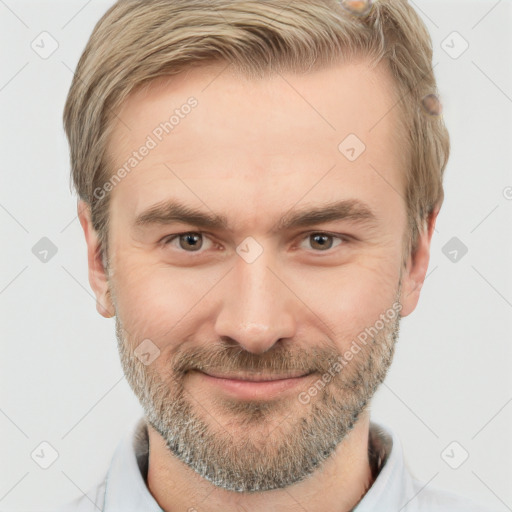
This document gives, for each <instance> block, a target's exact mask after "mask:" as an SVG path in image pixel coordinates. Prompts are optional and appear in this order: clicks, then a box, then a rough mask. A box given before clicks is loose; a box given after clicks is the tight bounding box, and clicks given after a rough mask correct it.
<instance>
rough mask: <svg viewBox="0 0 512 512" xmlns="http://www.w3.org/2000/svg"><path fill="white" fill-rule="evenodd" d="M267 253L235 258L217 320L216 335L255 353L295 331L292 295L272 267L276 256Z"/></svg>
mask: <svg viewBox="0 0 512 512" xmlns="http://www.w3.org/2000/svg"><path fill="white" fill-rule="evenodd" d="M269 254H270V251H264V252H263V253H262V254H261V255H260V256H259V257H258V258H257V259H256V260H255V261H252V262H248V261H246V260H244V259H243V257H239V258H237V260H236V262H235V268H234V269H233V271H232V272H230V278H229V280H227V282H226V283H225V286H224V288H223V291H224V295H223V299H222V305H221V310H220V312H219V315H218V318H217V321H216V330H217V335H218V336H229V337H230V338H232V339H233V340H235V341H236V342H238V343H239V344H240V345H242V346H243V348H244V349H245V350H247V351H250V352H254V353H263V352H265V351H267V350H268V349H270V348H271V347H272V346H273V345H274V344H275V343H276V342H277V341H279V339H281V338H289V337H292V336H293V335H294V333H295V321H294V318H293V315H292V311H291V307H292V304H291V295H290V292H289V290H288V289H287V288H286V286H285V285H284V284H283V283H282V282H281V280H280V279H279V278H278V277H276V275H274V272H275V271H274V272H273V271H272V270H271V268H273V267H275V265H274V264H273V262H274V261H275V259H274V258H272V257H271V256H270V255H269ZM268 267H270V268H268Z"/></svg>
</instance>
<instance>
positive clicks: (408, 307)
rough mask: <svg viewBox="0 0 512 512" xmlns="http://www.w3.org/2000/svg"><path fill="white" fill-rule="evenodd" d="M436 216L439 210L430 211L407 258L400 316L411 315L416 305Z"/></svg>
mask: <svg viewBox="0 0 512 512" xmlns="http://www.w3.org/2000/svg"><path fill="white" fill-rule="evenodd" d="M438 214H439V208H438V209H435V210H434V211H432V213H431V214H430V216H429V217H428V219H427V226H426V228H425V229H424V230H423V231H421V232H420V233H419V235H418V243H417V245H416V249H415V250H414V252H411V254H409V256H408V258H407V262H406V265H405V270H404V274H403V278H402V296H401V303H402V310H401V311H400V315H401V316H407V315H409V314H411V313H412V312H413V311H414V310H415V309H416V306H417V304H418V300H419V298H420V291H421V288H422V286H423V283H424V281H425V276H426V274H427V269H428V262H429V260H430V242H431V240H432V234H433V233H434V228H435V226H436V219H437V216H438Z"/></svg>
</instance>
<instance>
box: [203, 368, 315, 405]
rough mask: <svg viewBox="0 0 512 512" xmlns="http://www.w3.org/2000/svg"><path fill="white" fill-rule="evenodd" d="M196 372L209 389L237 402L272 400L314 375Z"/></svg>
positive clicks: (301, 384) (299, 373)
mask: <svg viewBox="0 0 512 512" xmlns="http://www.w3.org/2000/svg"><path fill="white" fill-rule="evenodd" d="M196 372H197V374H198V375H199V376H200V377H201V379H202V380H203V382H204V383H205V384H207V385H208V387H209V389H211V388H213V390H214V391H217V392H220V393H222V394H227V395H228V396H229V397H231V398H235V399H238V400H272V399H274V398H277V397H279V396H281V395H282V394H283V393H287V392H291V391H293V390H294V389H295V390H296V389H297V388H298V387H299V386H305V384H306V381H307V380H308V378H309V377H310V376H311V375H312V374H313V373H314V372H309V373H304V372H288V373H273V374H271V373H268V372H263V373H262V372H259V373H254V372H252V373H251V372H237V373H223V372H212V371H208V372H204V371H199V370H197V371H196ZM196 372H194V373H196Z"/></svg>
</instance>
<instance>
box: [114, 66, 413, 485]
mask: <svg viewBox="0 0 512 512" xmlns="http://www.w3.org/2000/svg"><path fill="white" fill-rule="evenodd" d="M224 67H225V65H215V66H211V67H202V68H197V69H195V70H190V71H188V72H186V73H184V74H182V75H180V76H178V77H175V78H173V79H171V80H169V81H168V82H167V83H165V82H160V83H159V84H158V86H155V87H153V88H150V89H149V90H145V91H140V92H138V93H137V94H135V95H132V96H131V97H129V98H128V100H127V101H126V102H125V104H124V106H123V109H122V110H121V111H120V112H119V114H118V115H119V117H120V119H122V123H119V124H118V125H117V127H116V130H115V132H114V135H113V137H112V139H111V144H110V148H109V152H110V156H111V157H112V159H113V162H114V169H116V170H117V169H118V168H119V167H121V166H123V165H124V164H125V163H126V162H127V161H128V160H129V158H130V157H131V156H132V152H133V151H136V150H138V149H139V148H140V147H141V146H142V145H144V144H147V141H148V136H150V137H151V139H152V140H153V142H155V144H152V143H149V146H154V147H151V149H150V150H149V151H148V154H147V155H146V156H145V157H143V158H142V159H141V161H140V162H138V163H137V165H136V166H135V167H133V168H132V169H131V171H130V172H129V173H127V175H126V176H125V177H123V179H122V180H121V181H120V183H118V184H116V185H115V187H114V189H113V191H112V192H111V204H110V221H111V224H110V231H109V255H110V258H111V260H110V261H111V269H110V270H111V274H110V279H109V281H108V286H109V287H110V290H111V296H112V300H113V304H114V306H115V311H116V332H117V337H118V342H119V349H120V355H121V361H122V365H123V368H124V371H125V373H126V376H127V380H128V382H129V383H130V385H131V387H132V388H133V390H134V392H135V394H136V395H137V397H138V398H139V400H140V402H141V404H142V406H143V408H144V410H145V413H146V416H147V419H148V420H149V422H150V424H151V425H152V426H153V427H154V428H155V429H156V430H157V431H158V432H159V433H160V435H161V436H162V437H163V439H164V440H165V441H166V443H167V446H168V448H169V449H170V450H171V452H172V453H173V454H174V455H176V456H177V457H178V458H179V459H180V460H182V461H183V462H185V463H186V464H188V465H189V466H190V467H191V468H193V469H194V470H195V471H196V472H197V473H199V474H200V475H201V476H203V477H204V478H206V479H208V480H210V481H211V482H213V483H215V484H216V485H218V486H220V487H223V488H225V489H230V490H238V491H251V490H269V489H273V488H279V487H285V486H287V485H290V484H292V483H294V482H297V481H299V480H302V479H303V478H305V477H307V476H308V475H310V474H311V473H312V472H313V471H314V470H315V468H317V467H318V466H319V465H320V464H321V462H322V461H324V460H325V459H326V458H327V457H329V455H331V454H332V453H333V451H334V449H335V448H336V446H337V445H338V444H339V442H340V441H342V440H343V439H344V438H345V436H346V435H347V434H348V432H349V431H350V430H351V428H352V427H353V426H354V424H355V422H356V421H357V420H358V418H360V416H361V413H362V412H363V411H364V410H365V407H366V405H367V403H368V401H369V400H370V399H371V397H372V396H373V393H374V391H375V389H376V387H377V386H378V385H379V384H380V383H381V382H382V380H383V379H384V376H385V374H386V371H387V369H388V367H389V364H390V363H391V358H392V354H393V348H394V343H395V341H396V339H397V336H398V327H399V314H398V311H399V310H400V307H402V305H401V304H399V306H398V307H397V304H398V303H399V302H400V301H402V302H403V301H404V300H405V299H404V296H403V294H402V297H401V289H400V284H401V276H402V274H401V270H402V244H403V237H404V234H405V232H406V207H405V202H404V199H403V196H404V190H405V174H404V173H405V169H404V159H403V155H404V152H405V148H404V147H400V145H399V144H398V142H397V129H396V119H397V115H398V112H397V108H394V109H393V108H392V106H393V105H394V103H395V101H396V99H395V98H394V97H393V95H392V94H391V91H392V87H393V84H392V81H391V78H390V77H389V76H388V75H387V73H386V70H385V68H383V67H381V66H379V67H377V68H376V69H374V70H369V68H368V67H367V65H366V63H364V62H362V63H359V64H350V65H343V66H342V65H340V66H337V67H331V68H329V69H327V70H323V71H317V72H314V73H310V74H308V75H294V74H281V75H275V76H273V77H271V78H265V79H262V80H253V79H251V80H249V79H245V78H241V77H239V76H236V75H234V74H231V72H230V69H229V68H228V69H225V70H224V71H223V72H222V70H223V69H224ZM155 85H156V84H155ZM191 97H193V98H195V100H194V101H193V102H190V101H189V102H188V103H189V105H191V104H192V103H194V105H193V106H192V107H191V108H184V107H183V106H184V105H186V104H187V100H188V99H189V98H191ZM176 109H178V111H179V112H178V113H177V114H176V116H177V118H179V121H177V118H174V120H173V124H174V127H173V128H172V131H170V133H169V134H166V133H165V131H164V132H163V133H162V129H161V128H160V130H158V127H159V126H160V123H163V122H165V121H168V120H169V118H170V116H171V115H173V113H174V111H175V110H176ZM127 127H129V129H128V128H127ZM155 130H156V131H155ZM156 134H159V135H158V136H157V135H156ZM349 134H355V136H357V138H359V139H360V141H362V143H364V145H365V146H366V148H365V150H364V151H363V152H361V149H362V148H363V146H361V142H359V141H357V139H356V138H355V137H354V135H351V136H350V137H349V138H348V139H347V141H346V142H344V143H343V144H342V145H341V149H340V148H339V146H340V143H341V142H342V141H344V140H345V139H346V138H347V136H349ZM159 138H161V140H159ZM359 153H360V154H359ZM167 202H169V203H173V204H174V206H176V205H177V204H178V203H179V204H180V205H181V206H182V207H183V208H184V209H189V210H198V211H199V212H201V213H202V214H203V215H204V216H209V217H219V218H220V217H222V218H223V219H224V221H225V223H224V224H222V223H217V224H212V223H210V224H209V225H203V224H201V223H200V222H199V218H196V219H195V220H192V219H189V220H187V221H183V220H179V219H177V218H176V216H174V217H173V215H167V217H168V218H167V220H166V213H168V214H171V213H176V212H177V210H176V209H174V210H172V208H171V206H170V205H169V206H168V207H167V208H165V207H164V208H163V210H162V211H160V210H159V211H158V212H155V210H153V215H147V213H148V211H150V210H151V209H152V208H154V207H155V205H158V206H160V207H162V205H165V204H166V203H167ZM333 205H335V206H334V207H333V211H337V213H338V215H334V216H331V218H330V220H329V219H326V218H325V217H324V218H322V214H321V213H318V214H317V215H316V216H311V215H310V216H309V222H306V221H304V219H303V222H302V223H300V222H295V223H290V222H287V221H290V220H292V218H293V217H294V216H297V215H298V214H299V213H304V212H306V211H312V210H317V211H318V212H321V211H322V210H323V209H326V208H327V206H333ZM155 213H158V214H155ZM181 213H183V212H182V211H181ZM173 218H174V220H173ZM137 219H139V222H137ZM312 219H313V220H312ZM295 220H297V219H295ZM180 234H182V236H179V235H180ZM173 237H174V238H173ZM411 308H413V306H407V305H405V307H404V310H403V311H402V315H404V314H408V313H409V312H410V310H411ZM390 311H392V312H393V313H394V314H392V313H390ZM383 318H384V320H383ZM365 329H367V330H366V331H365ZM363 332H366V333H367V336H366V341H365V342H362V341H361V340H362V339H364V338H365V337H364V335H362V333H363ZM368 333H371V335H369V336H368ZM347 352H352V357H351V356H349V355H348V356H347ZM144 354H145V355H144ZM148 362H149V364H147V363H148ZM336 362H338V366H337V365H336ZM206 373H209V374H211V375H217V377H215V376H211V375H210V376H208V375H207V374H206ZM326 375H327V376H326ZM219 376H222V377H231V379H228V380H226V379H225V378H220V377H219ZM289 376H295V378H294V379H293V380H291V379H285V377H289ZM329 376H330V377H329ZM276 377H281V379H280V380H278V381H275V382H273V383H269V382H267V383H261V382H259V383H255V382H252V383H248V382H247V381H246V382H240V380H247V379H253V380H254V379H259V380H262V379H263V380H265V379H266V380H268V379H271V378H276ZM322 379H323V380H322ZM322 383H323V384H322ZM315 389H316V391H315Z"/></svg>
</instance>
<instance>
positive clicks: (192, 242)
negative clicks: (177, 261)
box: [183, 234, 201, 250]
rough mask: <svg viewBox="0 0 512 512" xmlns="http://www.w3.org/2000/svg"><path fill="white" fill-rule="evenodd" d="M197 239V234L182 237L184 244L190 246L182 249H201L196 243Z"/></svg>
mask: <svg viewBox="0 0 512 512" xmlns="http://www.w3.org/2000/svg"><path fill="white" fill-rule="evenodd" d="M198 237H199V235H198V234H186V235H183V238H184V239H185V240H186V244H190V245H188V247H184V248H185V249H187V248H191V247H192V249H194V250H198V249H200V248H201V244H198V243H197V239H198ZM194 239H195V240H194Z"/></svg>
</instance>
